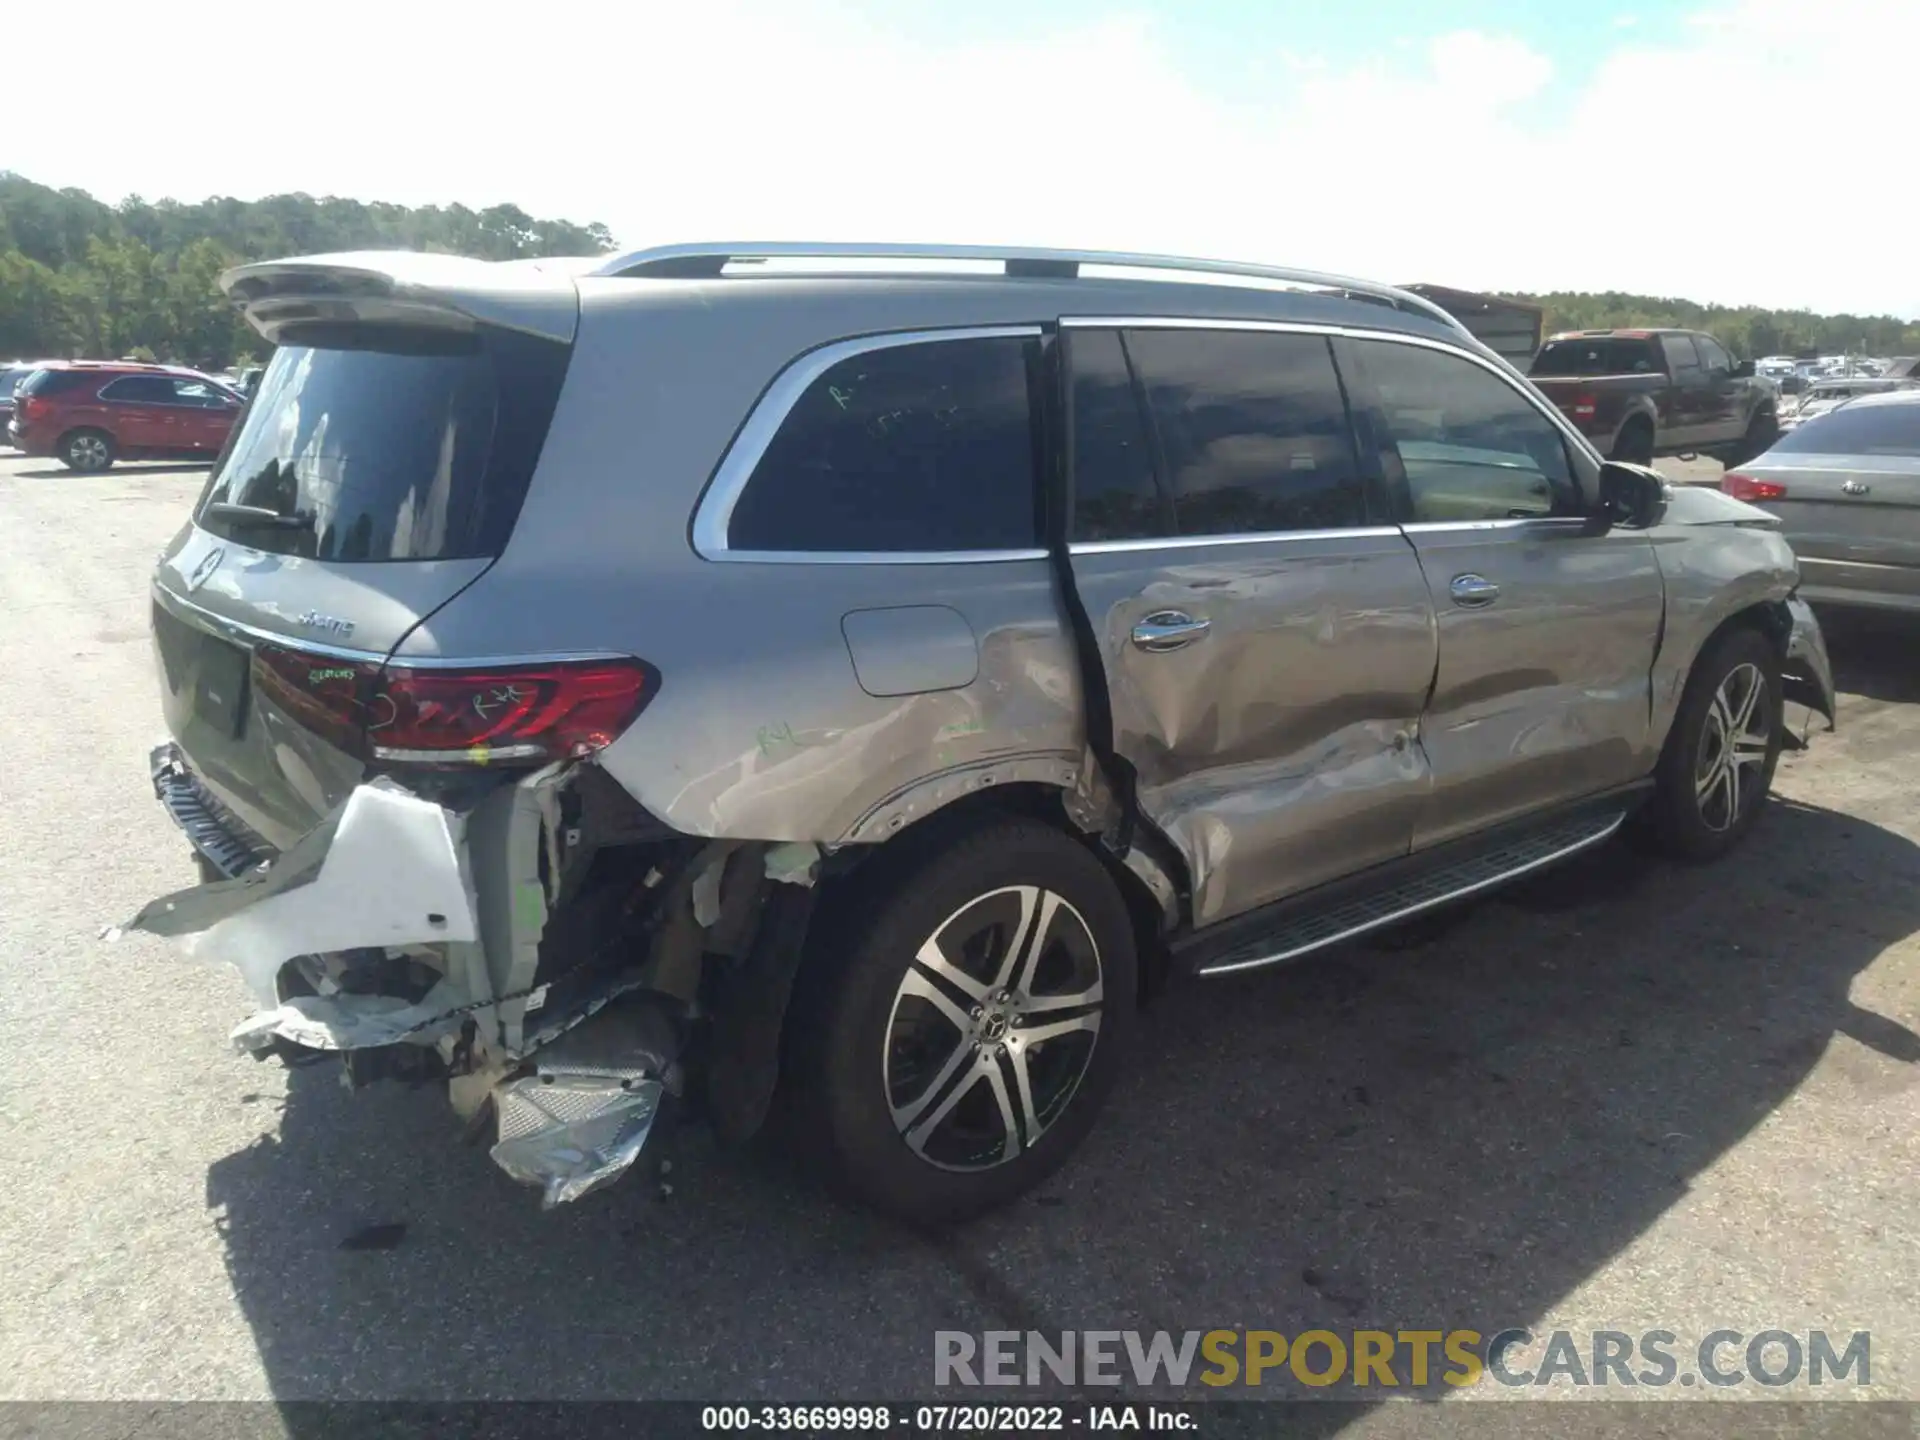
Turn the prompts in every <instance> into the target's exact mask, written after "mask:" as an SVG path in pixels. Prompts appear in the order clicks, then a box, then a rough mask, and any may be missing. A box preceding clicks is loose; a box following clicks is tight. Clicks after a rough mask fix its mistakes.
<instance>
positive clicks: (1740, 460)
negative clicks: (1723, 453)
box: [1726, 410, 1780, 470]
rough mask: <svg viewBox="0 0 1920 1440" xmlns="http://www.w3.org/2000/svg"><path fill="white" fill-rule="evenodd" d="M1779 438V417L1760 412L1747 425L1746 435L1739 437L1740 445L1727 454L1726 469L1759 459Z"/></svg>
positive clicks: (1767, 412) (1768, 411)
mask: <svg viewBox="0 0 1920 1440" xmlns="http://www.w3.org/2000/svg"><path fill="white" fill-rule="evenodd" d="M1779 438H1780V420H1779V417H1778V416H1776V415H1775V414H1774V413H1773V411H1771V410H1762V411H1761V412H1760V413H1759V414H1758V415H1755V416H1754V417H1753V419H1752V420H1750V421H1749V422H1748V423H1747V433H1746V434H1745V435H1744V436H1742V437H1741V440H1740V443H1739V444H1738V445H1736V446H1734V447H1733V449H1731V450H1729V451H1728V452H1727V459H1726V465H1727V468H1728V469H1729V470H1731V469H1733V468H1734V467H1735V466H1738V465H1744V464H1746V463H1747V462H1748V461H1749V460H1757V459H1759V458H1760V456H1762V455H1764V454H1766V453H1767V451H1769V450H1771V449H1772V448H1773V446H1774V442H1775V441H1777V440H1778V439H1779Z"/></svg>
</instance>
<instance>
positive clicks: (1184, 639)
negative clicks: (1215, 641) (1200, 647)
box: [1133, 610, 1213, 652]
mask: <svg viewBox="0 0 1920 1440" xmlns="http://www.w3.org/2000/svg"><path fill="white" fill-rule="evenodd" d="M1212 628H1213V622H1212V621H1211V620H1206V619H1200V620H1196V619H1194V618H1193V616H1191V615H1189V614H1187V612H1186V611H1184V610H1156V611H1154V612H1153V614H1151V615H1149V616H1147V617H1146V619H1144V620H1142V621H1141V622H1140V623H1139V624H1138V625H1136V626H1134V627H1133V643H1134V644H1135V645H1137V646H1139V647H1140V648H1141V649H1142V650H1152V651H1156V652H1158V651H1162V650H1178V649H1179V648H1180V647H1181V646H1182V645H1190V644H1192V643H1193V642H1194V641H1195V640H1198V639H1199V638H1200V637H1201V636H1202V635H1204V634H1206V633H1207V631H1209V630H1211V629H1212Z"/></svg>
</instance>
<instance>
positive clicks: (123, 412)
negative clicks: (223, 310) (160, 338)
mask: <svg viewBox="0 0 1920 1440" xmlns="http://www.w3.org/2000/svg"><path fill="white" fill-rule="evenodd" d="M243 403H245V402H243V401H242V400H241V398H240V396H239V395H238V394H236V393H235V392H234V391H232V390H229V389H228V388H227V387H226V386H224V385H222V384H221V383H220V382H219V381H218V380H214V379H211V378H209V377H208V376H205V375H202V374H200V373H199V372H198V371H195V370H182V369H179V368H178V367H176V366H172V365H140V364H135V363H134V362H132V361H105V360H70V361H66V362H63V363H61V364H55V365H48V366H45V367H43V368H42V369H39V370H36V371H35V372H34V373H33V374H32V375H30V376H28V377H27V379H26V380H24V381H22V382H21V384H20V388H19V389H18V390H16V391H15V392H14V400H13V421H12V423H11V424H9V425H8V426H7V438H8V439H10V440H11V441H12V442H13V443H14V444H15V445H16V446H17V447H19V448H20V449H22V450H24V451H26V452H27V454H29V455H54V456H58V457H59V459H60V461H61V463H63V464H64V465H66V466H67V468H68V469H70V470H81V471H94V470H104V469H106V468H107V467H108V466H109V465H111V464H113V462H114V461H115V460H157V459H186V460H192V459H201V460H211V459H212V458H213V457H214V456H215V455H217V454H218V453H219V452H220V447H221V446H222V445H224V444H226V443H227V432H228V431H230V430H231V429H233V422H234V419H235V417H237V416H238V415H239V413H240V407H241V405H242V404H243Z"/></svg>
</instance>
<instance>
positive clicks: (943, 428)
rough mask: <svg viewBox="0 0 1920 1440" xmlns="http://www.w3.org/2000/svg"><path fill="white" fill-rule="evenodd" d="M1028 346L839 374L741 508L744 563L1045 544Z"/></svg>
mask: <svg viewBox="0 0 1920 1440" xmlns="http://www.w3.org/2000/svg"><path fill="white" fill-rule="evenodd" d="M1031 348H1032V347H1031V344H1030V342H1029V341H1026V340H1023V339H1021V338H1019V337H1014V336H998V337H992V338H975V339H959V340H936V341H928V342H924V343H916V344H912V345H894V346H889V347H887V348H885V349H881V350H869V351H867V352H866V353H864V354H860V355H854V356H852V357H850V358H848V359H846V360H842V361H840V362H839V363H838V364H836V365H834V366H832V367H831V368H830V369H828V370H827V371H826V373H825V374H823V375H821V376H820V377H819V378H818V379H817V380H815V381H814V382H813V384H812V385H811V386H810V387H808V389H807V392H806V393H805V394H804V395H802V396H801V397H800V399H799V401H798V402H797V403H796V404H795V405H794V407H793V409H792V410H791V411H790V412H789V413H788V415H787V418H786V422H785V423H784V424H783V425H782V426H781V427H780V432H779V433H778V434H777V435H775V436H774V438H773V443H772V444H771V445H769V446H768V447H767V450H766V453H765V454H764V455H762V456H761V457H760V463H759V464H758V465H757V466H756V467H755V468H754V472H753V478H752V479H751V480H750V481H749V482H748V483H747V487H746V489H745V490H744V491H743V492H742V493H741V495H740V498H739V499H738V500H737V501H736V502H735V503H734V508H733V517H732V521H731V523H730V525H729V527H728V531H727V544H728V545H729V546H730V547H731V548H733V549H736V550H796V551H833V550H867V551H886V552H900V551H916V550H917V551H942V550H1019V549H1027V548H1030V547H1032V546H1035V545H1038V544H1039V543H1040V542H1039V535H1040V529H1039V524H1038V521H1037V516H1038V508H1039V507H1038V492H1037V488H1036V485H1035V475H1034V435H1033V424H1032V417H1031V410H1030V407H1029V404H1028V392H1027V366H1028V357H1029V353H1030V350H1031Z"/></svg>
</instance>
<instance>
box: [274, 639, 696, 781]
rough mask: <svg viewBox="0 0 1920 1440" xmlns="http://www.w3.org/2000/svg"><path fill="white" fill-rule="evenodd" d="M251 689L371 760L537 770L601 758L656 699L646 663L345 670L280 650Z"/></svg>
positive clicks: (360, 665)
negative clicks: (546, 765) (535, 767)
mask: <svg viewBox="0 0 1920 1440" xmlns="http://www.w3.org/2000/svg"><path fill="white" fill-rule="evenodd" d="M253 676H254V685H255V686H256V687H257V689H258V691H259V693H260V694H261V695H262V696H263V697H265V698H268V699H270V700H271V701H272V702H273V703H274V704H275V705H276V706H278V707H279V708H280V709H281V710H282V711H284V712H285V713H286V714H287V715H288V716H289V717H290V718H292V719H294V720H297V721H298V722H299V723H300V724H301V725H303V726H304V727H305V728H307V729H309V730H311V731H313V732H314V733H315V734H317V735H320V736H321V737H323V738H324V739H326V740H328V741H329V742H331V743H332V744H335V745H337V746H339V747H340V748H341V749H343V750H346V751H348V752H349V753H350V754H354V755H358V756H359V757H360V758H362V759H365V760H376V761H386V762H389V763H398V764H414V765H459V766H465V765H531V764H542V763H545V762H547V761H550V760H564V759H579V758H580V757H582V756H585V755H591V754H593V753H594V752H595V751H597V750H601V749H604V748H605V747H606V746H608V745H610V744H612V743H613V741H614V740H615V739H617V738H618V737H619V735H620V733H621V732H622V731H623V730H625V729H626V728H627V726H628V725H630V724H632V723H633V720H634V717H635V716H637V715H638V714H639V713H640V711H641V710H642V709H643V708H645V706H646V703H647V701H649V700H650V699H652V698H653V693H654V691H655V690H656V689H658V681H657V677H656V676H655V674H654V671H653V669H652V667H650V666H648V665H645V664H643V663H642V662H640V661H638V660H563V661H552V662H549V663H546V664H539V665H505V666H487V667H485V668H475V669H470V670H469V669H460V668H451V667H449V668H441V667H438V666H435V667H426V666H410V665H400V664H392V665H384V666H383V665H379V664H375V663H374V662H372V661H358V662H343V661H339V660H333V659H329V658H328V657H326V656H321V655H313V654H308V653H306V652H304V651H301V650H296V649H292V648H290V647H286V646H280V645H262V646H261V647H260V648H259V649H258V650H256V651H255V652H254V665H253Z"/></svg>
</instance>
